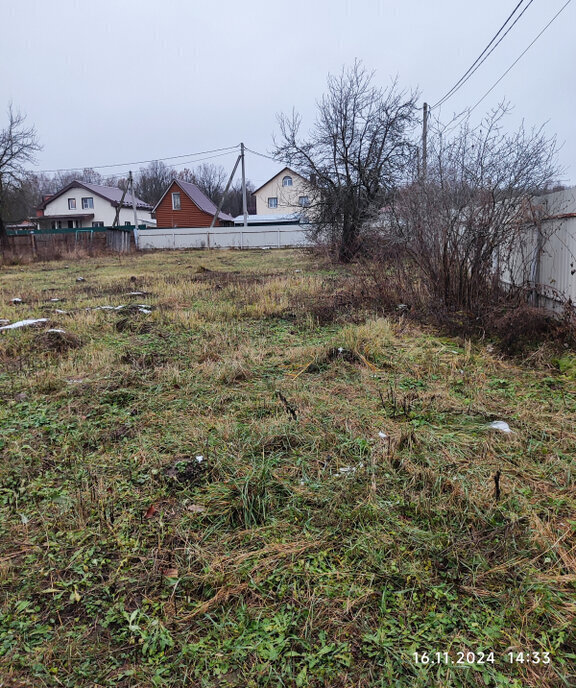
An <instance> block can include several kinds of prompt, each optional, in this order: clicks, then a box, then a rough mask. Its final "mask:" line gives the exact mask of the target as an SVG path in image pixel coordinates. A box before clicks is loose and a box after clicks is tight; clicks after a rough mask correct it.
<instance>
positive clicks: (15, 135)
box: [0, 105, 41, 250]
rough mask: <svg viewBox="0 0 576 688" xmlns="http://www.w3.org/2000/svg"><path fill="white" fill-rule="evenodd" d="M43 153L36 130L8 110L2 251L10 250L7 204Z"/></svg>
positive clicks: (2, 159)
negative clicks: (39, 154) (37, 157)
mask: <svg viewBox="0 0 576 688" xmlns="http://www.w3.org/2000/svg"><path fill="white" fill-rule="evenodd" d="M39 150H41V146H40V144H39V143H38V137H37V134H36V129H35V128H34V127H33V126H32V127H30V126H27V125H26V116H25V115H22V114H21V113H19V112H15V111H14V109H13V108H12V105H9V107H8V124H7V126H6V128H5V129H2V131H0V248H1V249H2V250H6V249H7V248H8V237H7V233H6V227H5V219H7V218H6V217H5V211H6V204H7V202H8V199H9V198H10V195H11V194H13V193H14V192H15V190H17V189H18V188H20V187H21V186H22V185H23V184H24V183H25V181H26V179H27V175H28V172H27V170H26V164H30V163H34V162H35V154H36V153H37V152H38V151H39Z"/></svg>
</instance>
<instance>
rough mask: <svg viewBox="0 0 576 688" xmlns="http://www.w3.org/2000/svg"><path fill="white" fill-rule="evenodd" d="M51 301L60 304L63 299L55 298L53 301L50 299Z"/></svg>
mask: <svg viewBox="0 0 576 688" xmlns="http://www.w3.org/2000/svg"><path fill="white" fill-rule="evenodd" d="M50 301H51V303H58V302H59V301H62V299H57V298H53V299H50Z"/></svg>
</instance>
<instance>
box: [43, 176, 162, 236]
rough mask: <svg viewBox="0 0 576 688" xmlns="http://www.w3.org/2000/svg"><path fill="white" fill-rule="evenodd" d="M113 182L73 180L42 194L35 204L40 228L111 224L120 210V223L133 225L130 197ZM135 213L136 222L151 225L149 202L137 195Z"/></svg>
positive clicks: (105, 225) (71, 227)
mask: <svg viewBox="0 0 576 688" xmlns="http://www.w3.org/2000/svg"><path fill="white" fill-rule="evenodd" d="M123 193H124V192H123V191H122V189H119V188H117V187H114V186H102V185H100V184H88V183H86V182H80V181H73V182H70V184H67V185H66V186H65V187H64V188H63V189H60V191H58V193H55V194H53V195H52V196H47V197H45V198H44V200H43V202H42V204H41V205H40V206H39V207H38V208H37V211H36V214H37V222H38V225H39V228H40V229H79V228H92V227H111V226H112V224H113V223H114V219H115V217H116V211H117V210H118V208H119V209H120V210H119V220H118V222H119V224H120V226H122V225H133V224H134V211H133V207H132V197H131V195H130V193H127V194H126V196H125V197H124V198H123ZM136 215H137V219H138V224H139V225H146V226H147V227H154V226H155V223H154V220H153V219H152V206H151V205H150V204H149V203H146V202H145V201H142V200H140V199H139V198H137V199H136Z"/></svg>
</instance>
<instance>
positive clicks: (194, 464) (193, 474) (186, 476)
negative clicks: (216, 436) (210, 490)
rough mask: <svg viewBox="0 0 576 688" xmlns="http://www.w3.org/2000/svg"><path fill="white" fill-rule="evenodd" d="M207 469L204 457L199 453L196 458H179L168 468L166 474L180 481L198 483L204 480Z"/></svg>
mask: <svg viewBox="0 0 576 688" xmlns="http://www.w3.org/2000/svg"><path fill="white" fill-rule="evenodd" d="M205 471H206V464H205V460H204V457H203V456H202V455H200V454H199V455H198V456H196V457H194V459H190V458H185V459H179V460H178V461H176V462H175V463H173V464H172V465H171V466H170V467H169V468H166V469H165V470H164V474H165V475H166V476H167V477H168V478H171V479H172V480H175V481H176V482H178V483H181V484H187V485H196V484H197V483H199V482H200V481H201V480H202V478H203V476H204V472H205Z"/></svg>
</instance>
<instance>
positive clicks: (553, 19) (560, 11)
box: [468, 0, 572, 112]
mask: <svg viewBox="0 0 576 688" xmlns="http://www.w3.org/2000/svg"><path fill="white" fill-rule="evenodd" d="M571 2H572V0H568V1H567V2H566V3H565V4H564V5H562V7H561V8H560V9H559V10H558V12H556V14H555V15H554V16H553V17H552V19H551V20H550V21H549V22H548V23H547V24H546V26H545V27H544V28H543V29H542V31H540V33H539V34H538V35H537V36H536V38H535V39H534V40H533V41H532V43H530V45H529V46H528V47H527V48H526V49H525V50H524V51H523V52H522V53H520V55H519V56H518V57H517V58H516V59H515V60H514V62H513V63H512V64H511V65H510V66H509V67H508V69H507V70H506V71H505V72H504V74H502V76H501V77H500V78H499V79H498V80H497V81H495V82H494V84H493V85H492V86H491V87H490V88H489V89H488V90H487V91H486V93H485V94H484V95H483V96H482V98H480V100H478V101H476V103H475V104H474V105H473V106H472V107H471V108H470V109H469V110H468V112H472V110H474V109H475V108H477V107H478V105H480V103H481V102H482V101H483V100H484V98H486V96H488V95H490V93H492V91H493V90H494V89H495V88H496V86H498V84H499V83H500V82H501V81H502V79H503V78H504V77H505V76H506V75H507V74H508V72H509V71H510V70H511V69H512V68H513V67H514V66H515V65H516V64H518V62H520V60H521V59H522V58H523V57H524V55H525V54H526V53H527V52H528V51H529V50H530V48H531V47H532V46H533V45H534V43H536V41H537V40H538V39H539V38H540V36H541V35H542V34H543V33H544V31H546V29H547V28H548V27H549V26H550V24H552V22H553V21H555V20H556V18H557V17H559V16H560V14H561V13H562V12H563V11H564V10H565V9H566V7H568V5H569V4H570V3H571Z"/></svg>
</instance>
